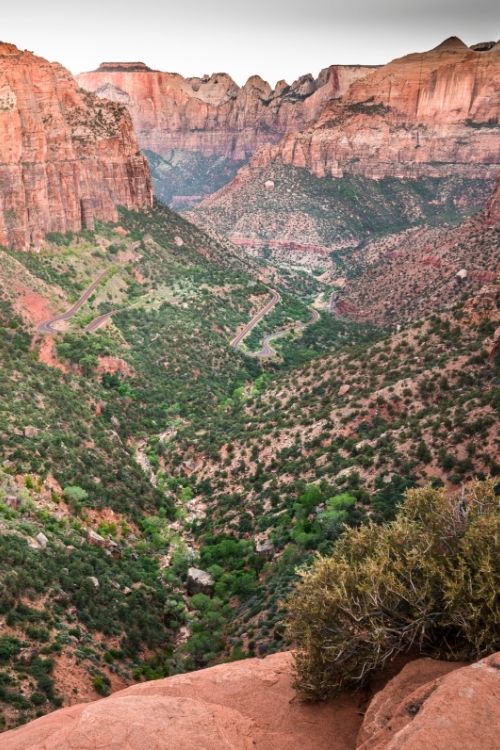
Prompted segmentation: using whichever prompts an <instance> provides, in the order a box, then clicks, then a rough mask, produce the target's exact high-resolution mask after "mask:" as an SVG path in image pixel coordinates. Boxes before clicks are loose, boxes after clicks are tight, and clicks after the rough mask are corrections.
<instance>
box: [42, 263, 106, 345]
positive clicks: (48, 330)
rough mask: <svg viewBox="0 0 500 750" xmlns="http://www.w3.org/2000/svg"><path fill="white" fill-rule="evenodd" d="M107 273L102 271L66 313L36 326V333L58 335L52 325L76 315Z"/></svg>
mask: <svg viewBox="0 0 500 750" xmlns="http://www.w3.org/2000/svg"><path fill="white" fill-rule="evenodd" d="M107 273H108V271H103V272H102V273H101V274H99V276H98V277H97V278H96V279H94V281H93V282H92V284H90V285H89V286H88V287H87V288H86V289H85V291H84V292H83V294H82V296H81V297H80V298H79V299H77V301H76V302H75V303H74V304H73V305H71V307H70V308H69V310H66V312H63V313H61V314H60V315H56V316H55V318H50V320H44V321H43V322H42V323H39V324H38V326H37V329H36V330H37V333H42V334H45V335H48V334H54V333H60V331H58V330H57V328H54V324H55V323H60V322H62V321H65V320H70V318H72V317H73V316H74V315H76V313H77V312H78V311H79V310H80V308H81V307H82V306H83V305H84V304H85V303H86V302H87V300H88V299H89V297H90V296H91V294H93V292H95V290H96V289H97V287H98V286H99V284H100V282H101V281H102V279H103V278H104V277H105V276H106V275H107ZM106 315H110V313H106ZM99 317H100V318H102V317H103V316H102V315H100V316H99ZM96 320H98V318H96V319H95V320H93V321H92V323H89V325H88V326H87V328H86V329H85V330H87V329H88V328H89V326H91V325H92V324H93V323H95V322H96ZM98 327H99V326H96V328H98ZM96 328H92V329H90V330H94V331H95V330H96Z"/></svg>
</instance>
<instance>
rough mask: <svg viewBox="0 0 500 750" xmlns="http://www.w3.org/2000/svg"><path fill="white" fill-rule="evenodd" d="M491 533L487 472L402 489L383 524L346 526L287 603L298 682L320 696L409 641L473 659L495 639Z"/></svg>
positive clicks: (499, 534)
mask: <svg viewBox="0 0 500 750" xmlns="http://www.w3.org/2000/svg"><path fill="white" fill-rule="evenodd" d="M499 539H500V514H499V503H498V498H497V497H496V496H495V491H494V484H493V481H491V480H488V481H484V482H475V483H471V484H470V485H468V486H467V487H465V488H464V489H463V490H462V491H461V492H458V493H456V494H451V493H449V494H447V493H446V492H445V491H444V490H443V489H435V488H432V487H426V488H421V489H412V490H409V491H408V492H407V493H406V499H405V501H404V503H403V505H402V506H401V508H400V510H399V513H398V515H397V517H396V519H395V520H394V521H392V522H391V523H389V524H387V525H386V526H384V527H381V526H377V525H375V524H368V525H365V526H361V527H360V528H358V529H349V530H347V531H346V532H345V534H344V536H343V537H341V539H340V540H339V541H338V542H337V544H336V546H335V549H334V552H333V554H332V555H331V556H329V557H318V558H317V559H316V561H315V563H314V564H313V566H312V567H311V568H310V569H307V570H302V571H301V581H300V583H299V584H298V586H297V589H296V591H295V594H294V595H293V597H292V599H291V601H290V603H289V615H288V635H289V636H290V638H291V639H292V641H294V642H295V643H296V645H297V646H298V651H297V654H296V673H297V679H296V686H297V687H298V689H299V690H300V691H301V692H303V693H304V694H305V695H306V696H309V697H313V698H317V697H325V696H327V695H329V694H331V693H334V692H335V691H337V690H339V689H340V688H342V687H344V686H351V687H352V686H356V685H359V684H360V683H362V682H363V681H364V680H365V678H366V677H367V675H369V673H370V672H372V671H373V670H375V669H377V668H379V667H381V666H383V665H384V663H385V662H386V661H387V660H389V659H391V658H392V657H393V656H395V655H396V654H398V653H403V652H408V651H410V650H415V649H417V650H418V651H419V652H421V653H422V654H427V655H430V656H433V657H437V658H445V659H451V660H472V659H478V658H480V657H482V656H484V655H486V654H488V653H491V652H492V651H495V650H497V649H498V648H500V632H499V631H498V627H497V625H498V622H499V621H500V611H499V609H498V603H497V600H496V592H497V591H498V589H499V586H500V570H499V560H500V549H499Z"/></svg>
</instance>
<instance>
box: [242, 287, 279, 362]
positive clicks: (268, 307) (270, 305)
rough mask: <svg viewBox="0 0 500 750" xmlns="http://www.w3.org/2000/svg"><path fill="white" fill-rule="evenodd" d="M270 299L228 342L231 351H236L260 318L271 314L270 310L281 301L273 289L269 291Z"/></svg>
mask: <svg viewBox="0 0 500 750" xmlns="http://www.w3.org/2000/svg"><path fill="white" fill-rule="evenodd" d="M270 291H271V294H272V297H271V299H270V300H269V302H267V303H266V304H265V305H264V307H261V309H260V310H259V311H258V312H256V313H255V315H254V316H253V318H251V319H250V320H249V321H248V323H247V324H246V325H245V326H244V327H243V328H242V329H241V331H240V332H239V333H237V334H236V336H235V337H234V339H232V341H231V342H230V346H232V347H233V349H237V348H238V347H239V345H240V344H241V342H242V341H243V339H244V338H246V337H247V336H248V334H249V333H251V332H252V331H253V329H254V328H255V326H256V325H257V323H260V321H261V320H262V318H263V317H264V316H265V315H267V313H269V312H271V310H272V309H273V308H274V307H276V305H277V304H278V302H279V301H280V300H281V296H280V295H279V294H278V292H276V291H275V290H274V289H271V290H270Z"/></svg>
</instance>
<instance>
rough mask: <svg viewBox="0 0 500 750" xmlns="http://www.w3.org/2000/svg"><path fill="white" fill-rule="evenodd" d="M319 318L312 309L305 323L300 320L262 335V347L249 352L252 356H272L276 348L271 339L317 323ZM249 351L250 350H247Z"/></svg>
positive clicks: (317, 313) (316, 312)
mask: <svg viewBox="0 0 500 750" xmlns="http://www.w3.org/2000/svg"><path fill="white" fill-rule="evenodd" d="M318 320H319V312H318V311H317V310H313V311H312V315H311V318H310V320H308V321H307V323H302V322H300V321H298V322H295V323H292V324H291V325H289V326H286V328H282V329H281V330H278V331H275V333H269V334H268V335H267V336H264V338H263V339H262V348H261V349H260V351H258V352H251V354H252V356H253V357H259V358H263V357H274V356H275V355H276V350H275V349H273V347H272V346H271V341H274V340H275V339H279V338H281V337H282V336H286V334H287V333H290V331H293V330H300V329H301V328H307V327H308V326H312V325H313V323H317V321H318ZM249 353H250V352H249Z"/></svg>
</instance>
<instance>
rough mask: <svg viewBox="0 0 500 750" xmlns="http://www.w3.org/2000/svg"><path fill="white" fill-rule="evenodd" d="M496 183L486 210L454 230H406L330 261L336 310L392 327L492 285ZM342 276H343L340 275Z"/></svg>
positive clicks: (498, 222) (499, 226)
mask: <svg viewBox="0 0 500 750" xmlns="http://www.w3.org/2000/svg"><path fill="white" fill-rule="evenodd" d="M499 206H500V180H498V181H497V183H496V188H495V190H494V191H493V193H492V195H491V197H490V198H489V200H488V202H487V205H486V208H485V210H484V211H481V212H480V213H479V214H477V215H476V216H474V217H472V218H470V219H469V220H467V221H465V222H463V223H462V224H460V225H459V226H456V227H449V226H442V227H429V226H424V227H420V228H418V229H410V230H406V231H404V232H399V233H397V234H393V235H389V236H387V237H384V238H382V239H377V240H372V241H371V242H368V243H366V244H365V243H363V244H362V245H360V246H359V247H358V248H356V250H354V251H353V252H350V253H347V254H342V253H337V254H334V255H332V257H331V267H330V268H329V269H328V270H327V272H326V273H325V276H324V277H323V278H325V279H326V278H330V279H331V282H332V286H333V289H334V290H335V291H334V294H335V295H336V296H337V310H338V312H340V313H344V314H348V315H350V316H352V317H355V318H357V319H358V320H370V321H372V322H376V323H377V324H379V325H387V324H389V325H395V324H401V323H406V322H408V321H410V320H416V319H418V318H422V317H423V316H425V315H428V314H429V313H430V312H432V311H433V310H436V309H438V308H440V307H445V306H447V305H451V304H452V303H453V302H458V301H459V300H460V299H463V298H465V297H466V296H468V295H470V294H473V293H475V292H477V291H478V290H479V289H480V288H481V286H483V284H487V283H488V284H495V283H496V284H498V281H499V279H500V266H499V258H498V248H499V247H500V212H499V210H498V208H499ZM344 274H345V275H344Z"/></svg>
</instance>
